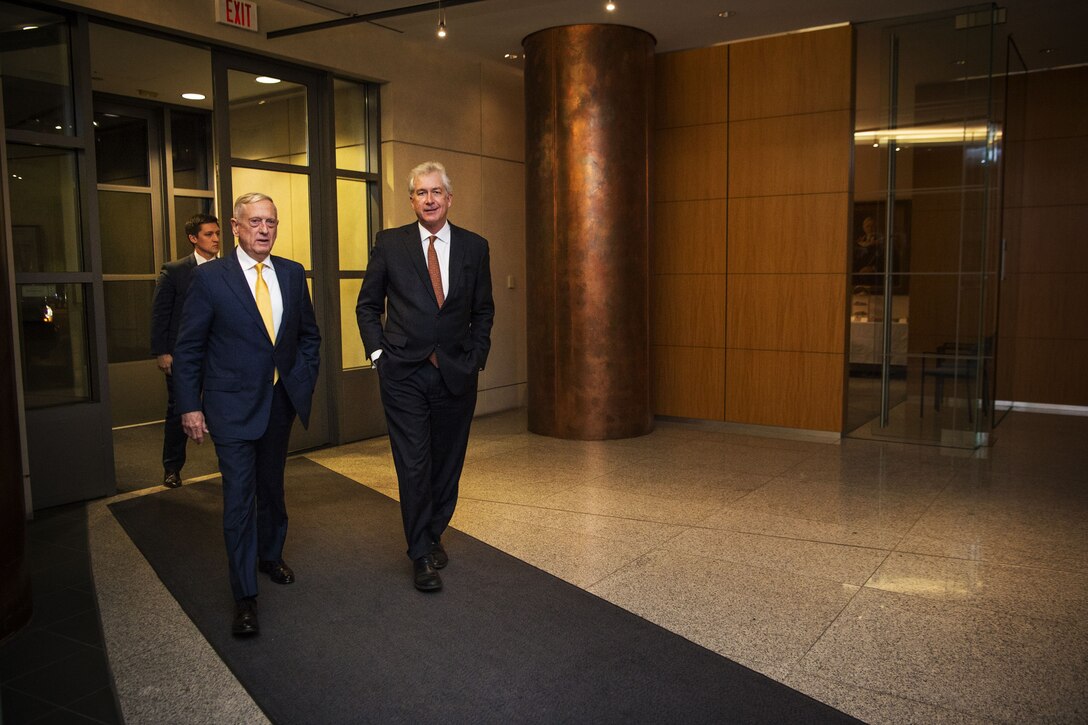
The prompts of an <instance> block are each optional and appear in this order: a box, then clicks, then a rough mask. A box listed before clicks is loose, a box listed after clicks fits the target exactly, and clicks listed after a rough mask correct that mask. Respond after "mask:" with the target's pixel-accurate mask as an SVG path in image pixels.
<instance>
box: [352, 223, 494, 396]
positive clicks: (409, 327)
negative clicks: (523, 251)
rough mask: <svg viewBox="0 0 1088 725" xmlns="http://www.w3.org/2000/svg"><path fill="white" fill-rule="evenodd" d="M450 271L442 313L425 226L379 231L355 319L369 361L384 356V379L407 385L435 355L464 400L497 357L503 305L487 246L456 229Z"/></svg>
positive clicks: (448, 383)
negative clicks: (494, 342) (497, 321)
mask: <svg viewBox="0 0 1088 725" xmlns="http://www.w3.org/2000/svg"><path fill="white" fill-rule="evenodd" d="M448 272H449V275H448V276H449V289H448V291H447V293H446V299H445V302H444V303H443V305H442V308H441V309H439V308H438V299H437V298H436V297H435V295H434V287H433V286H432V285H431V277H430V274H429V273H428V272H427V259H426V256H425V255H424V253H423V246H422V243H421V241H420V233H419V225H418V224H417V223H415V222H413V223H411V224H408V225H406V226H403V227H398V228H396V229H387V230H385V231H383V232H379V233H378V235H377V237H375V239H374V249H373V250H371V252H370V262H369V263H368V264H367V268H366V276H365V277H364V278H363V287H362V289H361V290H359V301H358V304H356V306H355V315H356V318H357V320H358V322H359V332H360V334H361V335H362V338H363V346H364V347H365V348H366V352H367V355H370V354H371V353H372V352H374V351H375V350H381V351H382V354H381V356H380V357H379V358H378V361H377V363H375V364H376V365H377V367H378V368H380V370H381V374H382V375H388V376H390V378H391V379H393V380H402V379H404V378H405V377H407V376H408V375H409V373H411V372H412V371H413V370H414V369H416V368H417V367H419V365H421V364H422V363H423V362H424V361H426V360H427V357H428V356H429V355H430V354H431V352H432V351H433V352H434V353H435V354H436V356H437V357H438V369H439V371H440V372H441V373H442V379H443V381H444V382H445V383H446V387H448V388H449V389H450V392H452V393H454V394H455V395H460V394H462V393H464V392H465V391H466V390H468V389H469V387H470V386H472V385H474V384H475V381H476V377H477V375H478V374H479V371H480V370H483V368H484V364H485V363H486V362H487V354H488V352H489V351H490V350H491V325H492V323H493V322H494V318H495V301H494V300H493V299H492V296H491V256H490V251H489V249H488V246H487V240H486V239H484V238H483V237H481V236H480V235H478V234H473V233H472V232H470V231H468V230H467V229H462V228H460V227H456V226H454V225H452V224H451V225H450V259H449V270H448ZM383 312H385V313H386V321H385V326H384V327H383V326H382V319H381V317H382V313H383Z"/></svg>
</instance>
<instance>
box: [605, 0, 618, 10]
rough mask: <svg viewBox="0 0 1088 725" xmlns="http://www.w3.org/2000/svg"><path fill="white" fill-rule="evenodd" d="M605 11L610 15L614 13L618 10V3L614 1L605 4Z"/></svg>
mask: <svg viewBox="0 0 1088 725" xmlns="http://www.w3.org/2000/svg"><path fill="white" fill-rule="evenodd" d="M604 9H605V10H607V11H608V12H610V13H611V12H614V11H615V10H616V3H614V2H612V0H608V2H606V3H605V4H604Z"/></svg>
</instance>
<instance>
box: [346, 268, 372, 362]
mask: <svg viewBox="0 0 1088 725" xmlns="http://www.w3.org/2000/svg"><path fill="white" fill-rule="evenodd" d="M362 286H363V280H361V279H342V280H340V340H341V349H340V356H341V364H342V366H343V368H344V370H350V369H351V368H368V367H370V360H368V359H367V357H366V350H365V349H364V348H363V340H362V338H361V337H359V323H358V321H357V320H356V317H355V304H356V302H357V301H358V299H359V290H360V289H361V288H362Z"/></svg>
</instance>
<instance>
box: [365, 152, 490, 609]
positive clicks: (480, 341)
mask: <svg viewBox="0 0 1088 725" xmlns="http://www.w3.org/2000/svg"><path fill="white" fill-rule="evenodd" d="M408 198H409V200H410V201H411V203H412V209H413V210H414V211H415V213H416V218H417V220H418V221H417V222H415V223H412V224H409V225H407V226H403V227H400V228H398V229H388V230H386V231H383V232H380V233H379V234H378V235H377V237H376V238H375V241H374V249H373V250H372V251H371V253H370V263H369V264H368V265H367V270H366V277H365V278H364V280H363V286H362V289H361V290H360V291H359V301H358V304H357V305H356V307H355V313H356V317H357V318H358V322H359V332H360V334H361V335H362V338H363V345H364V347H365V348H366V351H367V354H368V355H369V356H370V360H371V362H372V363H373V364H374V367H375V369H376V370H377V371H378V379H379V385H380V388H381V396H382V404H383V406H384V407H385V419H386V422H387V423H388V426H389V441H390V444H391V446H392V449H393V462H394V465H395V466H396V469H397V480H398V484H399V489H400V507H401V517H402V519H403V523H404V534H405V538H406V539H407V540H408V557H409V558H410V559H411V560H412V563H413V582H414V584H415V587H416V589H419V590H420V591H424V592H433V591H438V590H439V589H441V588H442V578H441V577H440V576H439V574H438V571H437V570H438V569H441V568H443V567H445V566H446V564H447V563H448V561H449V556H448V555H447V553H446V550H445V547H443V545H442V533H443V532H444V531H445V530H446V527H447V526H448V525H449V522H450V519H451V518H453V510H454V507H455V506H456V505H457V487H458V481H459V480H460V478H461V468H462V467H463V465H464V462H465V450H466V448H467V446H468V435H469V426H470V425H471V423H472V415H473V413H474V411H475V409H476V386H477V380H478V378H479V371H480V370H483V367H484V363H485V362H487V353H488V351H489V350H490V349H491V325H492V323H493V321H494V317H495V303H494V301H493V300H492V297H491V258H490V252H489V250H488V245H487V240H486V239H484V238H483V237H481V236H479V235H477V234H473V233H472V232H470V231H468V230H467V229H462V228H461V227H457V226H454V225H452V224H450V223H449V222H448V221H447V220H446V216H447V214H448V213H449V209H450V206H451V204H452V203H453V188H452V185H451V184H450V178H449V175H448V174H447V173H446V169H445V168H444V167H443V166H442V164H439V163H437V162H433V161H431V162H427V163H424V164H420V165H419V166H417V167H416V168H414V169H412V171H411V173H410V174H409V177H408ZM383 313H386V320H385V325H384V327H383V326H382V314H383Z"/></svg>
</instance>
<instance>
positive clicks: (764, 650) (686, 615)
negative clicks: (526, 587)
mask: <svg viewBox="0 0 1088 725" xmlns="http://www.w3.org/2000/svg"><path fill="white" fill-rule="evenodd" d="M589 591H591V592H593V593H594V594H596V595H598V596H600V597H603V598H604V599H607V600H608V601H610V602H612V603H613V604H616V605H618V606H620V607H623V608H624V609H627V610H629V611H631V612H634V613H636V614H638V615H639V616H641V617H645V618H646V619H648V620H650V621H651V622H655V623H657V624H659V625H661V626H662V627H665V628H666V629H668V630H670V631H672V632H676V633H678V634H680V635H682V636H684V637H687V638H688V639H690V640H692V641H693V642H696V643H698V644H701V645H702V646H704V647H706V648H708V649H711V650H713V651H715V652H717V653H719V654H721V655H724V656H726V657H730V658H739V659H741V660H743V661H751V662H759V663H763V664H764V665H771V666H790V665H792V664H794V663H796V662H797V661H798V660H800V659H801V657H802V656H803V655H804V654H805V653H806V652H808V651H809V649H810V648H811V647H812V645H813V644H814V643H815V642H816V641H817V640H818V639H819V638H820V636H821V634H822V633H823V632H824V630H826V629H827V627H828V625H829V624H830V623H831V622H832V621H834V619H835V618H836V617H837V616H838V615H839V613H840V612H841V611H842V609H843V607H845V606H846V605H847V603H848V602H849V601H850V599H851V598H852V597H853V596H854V595H855V594H856V593H857V592H858V588H857V587H855V586H851V585H848V584H838V583H835V582H829V581H826V580H822V579H814V578H811V577H803V576H798V575H795V574H785V573H782V572H776V571H771V570H768V569H765V568H761V567H752V566H746V565H743V564H734V563H732V562H723V561H719V560H715V559H709V558H705V557H695V556H690V555H686V554H680V553H677V552H673V551H664V550H656V551H653V552H650V553H649V554H647V555H646V556H644V557H641V558H639V559H637V560H635V561H634V562H633V563H631V564H630V565H628V566H625V567H623V568H622V569H620V570H619V571H617V572H616V573H615V574H613V575H611V576H609V577H608V578H606V579H604V580H602V581H600V582H599V583H597V584H595V585H594V586H592V587H590V588H589Z"/></svg>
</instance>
